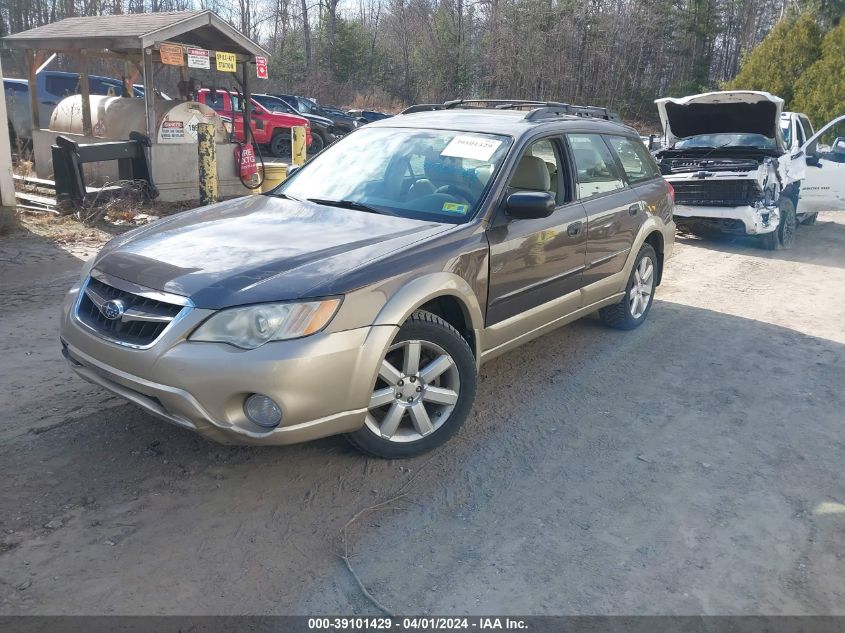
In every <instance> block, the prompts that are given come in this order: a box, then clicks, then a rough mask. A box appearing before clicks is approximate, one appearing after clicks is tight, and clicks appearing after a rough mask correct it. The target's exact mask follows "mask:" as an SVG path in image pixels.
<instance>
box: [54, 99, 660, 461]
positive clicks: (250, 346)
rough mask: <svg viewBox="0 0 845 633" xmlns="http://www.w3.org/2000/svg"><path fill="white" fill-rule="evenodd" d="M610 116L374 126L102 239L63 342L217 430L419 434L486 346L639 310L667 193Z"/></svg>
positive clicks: (435, 423) (487, 355) (383, 442)
mask: <svg viewBox="0 0 845 633" xmlns="http://www.w3.org/2000/svg"><path fill="white" fill-rule="evenodd" d="M610 118H611V117H610V116H609V115H608V113H607V112H606V111H604V110H602V109H597V108H579V107H576V106H569V105H565V104H540V103H534V102H496V103H491V102H467V101H460V102H449V103H447V104H443V105H436V106H415V107H413V108H410V109H409V111H406V113H403V114H402V115H399V116H395V117H392V118H390V119H385V120H383V121H378V122H375V123H371V124H369V125H367V126H365V127H362V128H360V129H359V130H357V131H355V132H353V133H352V134H350V135H348V136H347V137H345V138H344V139H342V140H340V141H339V142H337V143H335V144H334V145H332V146H331V147H329V148H327V149H326V150H325V151H324V152H323V153H321V154H320V155H319V156H317V157H316V158H314V159H313V160H312V161H311V162H309V163H308V164H306V165H305V166H304V167H302V168H301V169H299V170H298V171H296V172H295V173H293V174H292V175H291V176H290V177H289V178H288V179H287V180H286V181H285V182H284V183H282V184H281V185H280V186H279V187H278V188H277V189H275V190H274V191H272V192H271V193H269V194H267V195H263V196H251V197H245V198H240V199H237V200H231V201H228V202H222V203H219V204H214V205H211V206H207V207H204V208H199V209H195V210H193V211H189V212H185V213H180V214H178V215H174V216H172V217H168V218H166V219H163V220H160V221H158V222H156V223H153V224H150V225H148V226H144V227H142V228H138V229H135V230H133V231H130V232H128V233H126V234H124V235H122V236H120V237H118V238H115V239H114V240H112V241H111V242H109V243H108V244H107V245H106V246H105V247H104V248H103V250H102V251H101V252H100V253H99V254H98V255H97V256H96V257H94V258H92V260H91V261H89V262H88V263H87V264H86V266H85V268H84V270H83V272H82V275H81V278H80V280H79V283H78V284H76V285H75V286H74V287H73V288H72V289H71V290H70V292H69V293H68V295H67V299H66V302H65V304H64V309H63V316H62V323H61V342H62V347H63V351H64V354H65V356H66V358H67V360H68V361H69V363H70V365H71V367H73V369H74V370H75V371H76V372H77V373H78V374H80V375H81V376H82V377H83V378H85V379H86V380H89V381H91V382H93V383H96V384H98V385H101V386H102V387H104V388H106V389H108V390H110V391H112V392H114V393H116V394H119V395H121V396H123V397H124V398H126V399H127V400H130V401H131V402H134V403H135V404H137V405H140V406H141V407H143V408H144V409H146V410H147V411H149V412H150V413H152V414H154V415H156V416H158V417H160V418H163V419H165V420H167V421H169V422H171V423H173V424H176V425H179V426H182V427H185V428H187V429H192V430H194V431H197V432H199V433H201V434H203V435H205V436H207V437H209V438H212V439H214V440H217V441H220V442H226V443H243V444H288V443H293V442H302V441H305V440H312V439H315V438H319V437H325V436H328V435H333V434H338V433H342V434H345V435H346V437H348V438H349V440H350V441H351V442H352V443H353V444H354V445H355V446H356V447H358V448H360V449H361V450H363V451H366V452H368V453H371V454H374V455H378V456H382V457H387V458H395V457H402V456H407V455H413V454H416V453H420V452H423V451H426V450H429V449H432V448H434V447H435V446H438V445H440V444H442V443H443V442H444V441H446V440H447V439H448V438H449V437H450V436H452V435H453V434H454V433H455V432H456V431H457V430H458V429H459V428H460V426H461V424H462V423H463V422H464V420H465V419H466V417H467V414H468V413H469V411H470V409H471V407H472V404H473V398H474V396H475V391H476V380H477V375H478V368H479V366H480V364H481V363H483V362H484V361H487V360H489V359H491V358H493V357H495V356H497V355H499V354H502V353H504V352H507V351H508V350H511V349H513V348H514V347H516V346H518V345H520V344H522V343H525V342H526V341H529V340H531V339H533V338H536V337H538V336H540V335H542V334H544V333H546V332H549V331H550V330H553V329H554V328H557V327H560V326H562V325H564V324H566V323H568V322H570V321H573V320H575V319H577V318H579V317H582V316H585V315H588V314H591V313H594V312H598V314H599V316H600V318H601V319H602V320H603V321H604V322H606V323H607V324H608V325H610V326H612V327H616V328H622V329H633V328H635V327H637V326H639V325H640V324H642V323H643V321H645V319H646V318H647V317H648V313H649V310H650V309H651V306H652V301H653V299H654V292H655V289H656V287H657V286H658V285H659V284H660V278H661V275H662V272H663V265H664V262H665V261H666V259H667V257H668V256H669V253H670V251H671V249H672V245H673V240H674V231H675V225H674V223H673V221H672V207H673V200H672V197H673V192H672V189H671V187H670V186H669V185H668V184H667V183H666V182H665V181H664V180H663V179H662V178H661V177H660V175H659V172H658V168H657V166H656V164H655V163H654V160H653V159H652V157H651V156H650V154H649V152H648V151H647V150H646V148H645V147H644V146H643V144H642V142H641V140H640V137H639V135H638V134H637V133H636V132H635V131H634V130H632V129H631V128H628V127H626V126H624V125H621V124H619V123H615V122H613V121H612V120H609V119H610Z"/></svg>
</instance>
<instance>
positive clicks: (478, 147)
mask: <svg viewBox="0 0 845 633" xmlns="http://www.w3.org/2000/svg"><path fill="white" fill-rule="evenodd" d="M510 145H511V138H510V137H507V136H499V135H494V134H477V133H470V132H457V131H447V130H419V129H412V128H362V129H360V130H359V131H357V132H355V133H354V134H350V135H348V136H346V137H345V138H343V139H342V140H340V141H338V142H337V143H335V144H334V145H332V146H330V147H329V148H327V149H326V150H324V151H323V152H322V153H320V154H319V155H317V156H316V157H315V158H314V159H313V160H311V161H310V162H309V163H308V164H307V165H305V166H304V167H303V168H302V169H301V170H299V171H298V172H297V173H295V174H294V175H292V176H291V177H290V178H289V179H288V180H286V181H285V182H284V183H282V184H281V185H280V186H279V187H278V188H277V189H275V190H274V191H273V192H272V194H273V195H284V196H286V197H289V198H294V199H298V200H317V201H319V202H320V203H321V204H326V203H328V202H334V203H336V206H343V207H344V208H348V209H352V210H353V211H354V210H355V209H357V210H360V211H375V212H377V213H384V214H387V215H398V216H402V217H409V218H418V219H423V220H435V221H438V222H452V223H460V222H465V221H467V220H468V219H469V218H471V217H472V216H473V215H474V214H475V212H476V210H477V208H478V205H479V203H480V201H481V199H482V197H483V195H484V193H485V191H486V190H487V187H488V185H489V183H490V181H491V180H492V179H493V176H494V174H495V173H496V171H497V169H498V167H499V165H501V163H502V160H503V159H504V157H505V155H506V154H507V151H508V148H509V147H510Z"/></svg>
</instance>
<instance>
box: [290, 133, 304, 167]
mask: <svg viewBox="0 0 845 633" xmlns="http://www.w3.org/2000/svg"><path fill="white" fill-rule="evenodd" d="M290 131H291V136H292V140H291V153H292V154H293V156H291V158H292V162H293V164H294V165H304V164H305V128H304V127H303V126H301V125H295V126H294V127H292V128H291V129H290Z"/></svg>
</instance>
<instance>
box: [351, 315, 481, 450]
mask: <svg viewBox="0 0 845 633" xmlns="http://www.w3.org/2000/svg"><path fill="white" fill-rule="evenodd" d="M476 382H477V376H476V369H475V356H474V355H473V353H472V350H471V349H470V346H469V344H468V343H467V341H466V339H464V337H463V336H461V334H460V333H459V332H458V331H457V330H456V329H455V328H453V327H452V326H451V325H449V324H448V323H447V322H446V321H444V320H443V319H441V318H440V317H438V316H436V315H434V314H431V313H430V312H425V311H422V310H418V311H417V312H414V314H412V315H411V317H410V318H409V319H408V320H407V321H405V323H404V324H402V327H401V328H399V332H398V333H397V335H396V338H395V339H394V341H393V344H392V345H391V346H390V347H389V348H388V351H387V354H386V355H385V357H384V360H383V361H382V366H381V369H380V370H379V375H378V378H377V379H376V384H375V385H374V386H373V394H372V397H371V399H370V407H369V411H368V412H367V421H366V423H365V424H364V426H363V427H361V428H360V429H359V430H357V431H355V432H354V433H348V434H347V435H346V438H347V439H348V440H349V442H350V443H351V444H352V445H353V446H354V447H355V448H357V449H358V450H360V451H362V452H364V453H367V454H369V455H374V456H375V457H382V458H385V459H399V458H403V457H411V456H413V455H419V454H420V453H424V452H426V451H430V450H432V449H434V448H436V447H438V446H440V445H441V444H443V443H444V442H446V440H448V439H449V438H450V437H452V436H453V435H454V434H455V433H456V432H457V431H458V429H460V428H461V426H462V425H463V423H464V421H465V420H466V418H467V415H469V412H470V410H471V409H472V403H473V400H474V399H475V389H476Z"/></svg>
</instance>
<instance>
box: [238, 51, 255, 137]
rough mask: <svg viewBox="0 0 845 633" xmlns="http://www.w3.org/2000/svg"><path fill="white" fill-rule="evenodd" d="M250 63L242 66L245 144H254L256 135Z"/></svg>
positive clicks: (246, 62)
mask: <svg viewBox="0 0 845 633" xmlns="http://www.w3.org/2000/svg"><path fill="white" fill-rule="evenodd" d="M248 67H249V61H248V60H246V59H245V60H244V62H243V64H242V65H241V77H242V78H243V89H244V102H243V109H244V142H245V143H254V142H255V135H254V134H253V133H252V93H250V91H249V72H248ZM246 130H249V136H247V135H246Z"/></svg>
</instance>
